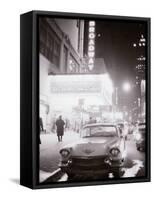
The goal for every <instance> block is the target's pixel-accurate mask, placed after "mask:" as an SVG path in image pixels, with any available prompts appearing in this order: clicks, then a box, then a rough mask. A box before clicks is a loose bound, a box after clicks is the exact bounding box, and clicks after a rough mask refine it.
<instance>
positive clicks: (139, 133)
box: [134, 123, 145, 151]
mask: <svg viewBox="0 0 154 200" xmlns="http://www.w3.org/2000/svg"><path fill="white" fill-rule="evenodd" d="M134 137H135V142H136V148H137V150H138V151H144V150H145V123H138V125H137V128H136V130H135V133H134Z"/></svg>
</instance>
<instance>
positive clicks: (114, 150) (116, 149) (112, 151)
mask: <svg viewBox="0 0 154 200" xmlns="http://www.w3.org/2000/svg"><path fill="white" fill-rule="evenodd" d="M110 153H111V154H112V156H117V155H118V154H119V153H120V150H119V149H118V148H113V149H111V150H110Z"/></svg>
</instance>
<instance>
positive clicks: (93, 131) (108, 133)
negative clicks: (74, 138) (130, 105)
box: [82, 126, 118, 138]
mask: <svg viewBox="0 0 154 200" xmlns="http://www.w3.org/2000/svg"><path fill="white" fill-rule="evenodd" d="M82 137H83V138H85V137H118V132H117V129H116V127H115V126H91V127H85V128H84V129H83V131H82Z"/></svg>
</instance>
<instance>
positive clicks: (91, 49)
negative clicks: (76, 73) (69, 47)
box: [88, 21, 95, 70]
mask: <svg viewBox="0 0 154 200" xmlns="http://www.w3.org/2000/svg"><path fill="white" fill-rule="evenodd" d="M94 61H95V21H89V29H88V67H89V69H90V70H92V69H93V68H94Z"/></svg>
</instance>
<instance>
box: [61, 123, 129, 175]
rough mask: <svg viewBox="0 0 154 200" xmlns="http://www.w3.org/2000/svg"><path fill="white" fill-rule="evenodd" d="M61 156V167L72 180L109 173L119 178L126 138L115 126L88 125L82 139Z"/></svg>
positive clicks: (124, 154) (84, 129) (63, 149)
mask: <svg viewBox="0 0 154 200" xmlns="http://www.w3.org/2000/svg"><path fill="white" fill-rule="evenodd" d="M60 154H61V162H60V168H61V170H62V171H63V172H65V173H67V174H68V176H69V177H74V176H76V175H88V176H89V175H90V174H99V175H100V174H105V173H109V172H112V173H113V174H114V176H115V177H117V176H119V173H120V168H121V167H122V166H123V164H124V161H125V156H126V145H125V139H124V137H122V136H121V135H120V130H119V128H118V127H117V126H116V125H114V124H107V123H94V124H87V125H85V126H84V127H83V130H82V132H81V139H80V140H79V141H77V142H75V143H74V144H70V145H67V146H65V147H64V148H62V149H61V150H60Z"/></svg>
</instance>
